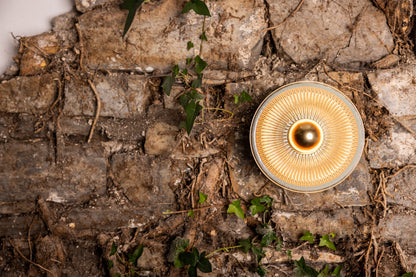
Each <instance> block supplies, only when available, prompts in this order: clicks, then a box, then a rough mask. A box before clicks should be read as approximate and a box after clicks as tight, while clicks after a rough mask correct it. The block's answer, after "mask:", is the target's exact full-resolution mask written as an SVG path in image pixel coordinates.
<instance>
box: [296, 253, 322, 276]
mask: <svg viewBox="0 0 416 277" xmlns="http://www.w3.org/2000/svg"><path fill="white" fill-rule="evenodd" d="M295 272H296V277H302V276H307V277H317V276H318V272H317V271H316V270H315V269H313V268H312V267H310V266H307V265H306V263H305V259H304V258H303V257H301V258H300V260H299V261H295Z"/></svg>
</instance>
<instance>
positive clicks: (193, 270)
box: [188, 266, 198, 277]
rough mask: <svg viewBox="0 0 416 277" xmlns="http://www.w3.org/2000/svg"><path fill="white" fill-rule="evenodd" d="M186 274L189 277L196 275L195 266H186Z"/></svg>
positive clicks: (195, 276)
mask: <svg viewBox="0 0 416 277" xmlns="http://www.w3.org/2000/svg"><path fill="white" fill-rule="evenodd" d="M188 276H189V277H197V276H198V274H197V273H196V266H190V267H189V268H188Z"/></svg>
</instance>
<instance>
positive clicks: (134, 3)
mask: <svg viewBox="0 0 416 277" xmlns="http://www.w3.org/2000/svg"><path fill="white" fill-rule="evenodd" d="M143 2H144V0H124V3H123V9H126V10H128V11H129V14H128V15H127V18H126V23H125V24H124V30H123V38H124V36H125V35H126V33H127V31H128V30H129V29H130V26H131V24H132V23H133V19H134V16H135V15H136V11H137V9H138V8H139V7H140V5H141V4H142V3H143Z"/></svg>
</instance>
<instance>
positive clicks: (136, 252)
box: [129, 244, 143, 265]
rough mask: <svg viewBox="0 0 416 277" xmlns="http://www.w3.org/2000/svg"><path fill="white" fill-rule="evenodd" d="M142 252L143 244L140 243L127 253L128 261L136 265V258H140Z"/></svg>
mask: <svg viewBox="0 0 416 277" xmlns="http://www.w3.org/2000/svg"><path fill="white" fill-rule="evenodd" d="M142 254H143V244H140V245H139V247H137V248H136V250H134V252H133V254H132V255H129V262H130V263H132V264H133V265H136V263H137V260H138V259H139V258H140V256H141V255H142Z"/></svg>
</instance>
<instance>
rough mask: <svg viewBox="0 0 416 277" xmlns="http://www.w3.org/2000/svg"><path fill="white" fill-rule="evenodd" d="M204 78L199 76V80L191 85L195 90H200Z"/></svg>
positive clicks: (195, 80)
mask: <svg viewBox="0 0 416 277" xmlns="http://www.w3.org/2000/svg"><path fill="white" fill-rule="evenodd" d="M202 77H203V74H202V73H201V74H198V78H196V79H194V80H193V81H192V83H191V87H193V88H200V87H201V86H202Z"/></svg>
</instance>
